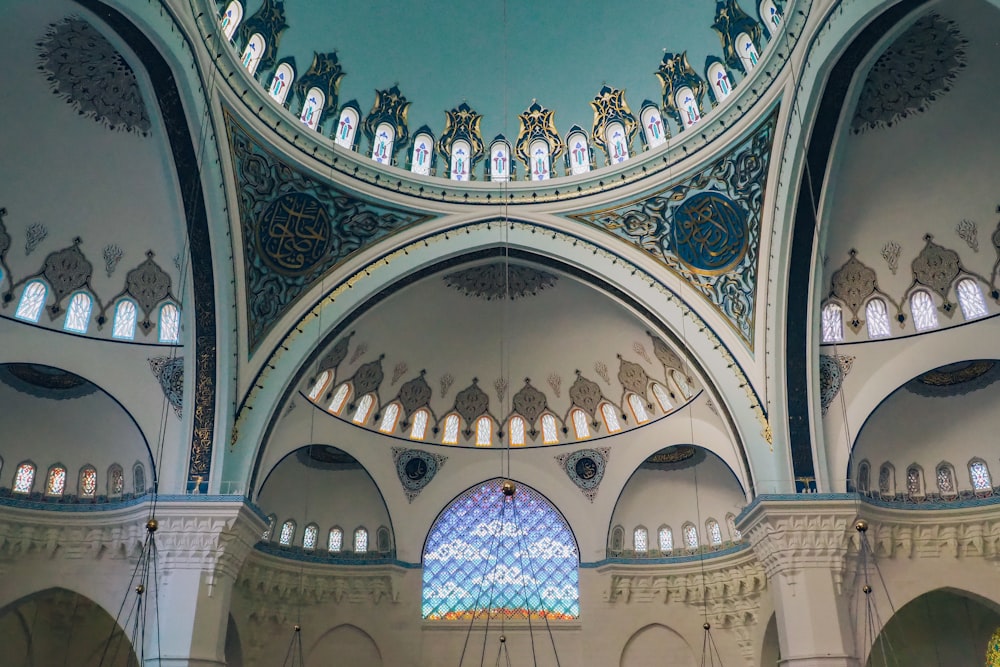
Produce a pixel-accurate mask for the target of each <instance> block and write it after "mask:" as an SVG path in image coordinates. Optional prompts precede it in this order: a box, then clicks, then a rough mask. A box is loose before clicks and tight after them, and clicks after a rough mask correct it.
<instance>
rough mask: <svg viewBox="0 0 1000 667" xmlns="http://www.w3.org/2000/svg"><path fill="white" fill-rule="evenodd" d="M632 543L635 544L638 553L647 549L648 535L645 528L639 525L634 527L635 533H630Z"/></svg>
mask: <svg viewBox="0 0 1000 667" xmlns="http://www.w3.org/2000/svg"><path fill="white" fill-rule="evenodd" d="M632 543H633V544H634V545H635V550H636V552H638V553H646V552H647V551H649V536H648V535H647V534H646V529H645V528H643V527H642V526H640V527H638V528H636V529H635V533H633V534H632Z"/></svg>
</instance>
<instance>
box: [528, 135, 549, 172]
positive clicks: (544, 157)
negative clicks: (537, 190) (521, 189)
mask: <svg viewBox="0 0 1000 667" xmlns="http://www.w3.org/2000/svg"><path fill="white" fill-rule="evenodd" d="M528 152H529V153H530V154H531V180H533V181H547V180H549V178H550V177H551V176H552V153H551V148H550V147H549V142H548V141H546V140H545V139H535V140H534V141H532V142H531V145H530V146H528Z"/></svg>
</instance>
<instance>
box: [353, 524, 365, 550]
mask: <svg viewBox="0 0 1000 667" xmlns="http://www.w3.org/2000/svg"><path fill="white" fill-rule="evenodd" d="M366 551H368V531H367V530H365V529H364V528H358V529H357V530H356V531H354V552H355V553H359V554H363V553H365V552H366Z"/></svg>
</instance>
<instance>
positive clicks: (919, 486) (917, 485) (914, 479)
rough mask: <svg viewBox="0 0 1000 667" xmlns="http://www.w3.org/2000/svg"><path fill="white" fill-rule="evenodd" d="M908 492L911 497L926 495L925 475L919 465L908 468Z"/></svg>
mask: <svg viewBox="0 0 1000 667" xmlns="http://www.w3.org/2000/svg"><path fill="white" fill-rule="evenodd" d="M906 493H907V495H909V496H910V497H911V498H917V497H920V496H922V495H924V481H923V475H922V474H921V473H920V467H919V466H910V467H909V468H907V469H906Z"/></svg>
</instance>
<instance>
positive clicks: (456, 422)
mask: <svg viewBox="0 0 1000 667" xmlns="http://www.w3.org/2000/svg"><path fill="white" fill-rule="evenodd" d="M460 424H461V419H459V417H458V415H448V416H447V417H445V418H444V436H442V438H441V442H442V443H443V444H445V445H457V444H458V427H459V426H460Z"/></svg>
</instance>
